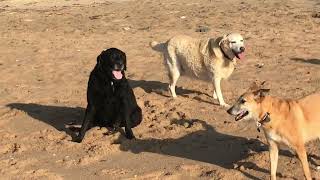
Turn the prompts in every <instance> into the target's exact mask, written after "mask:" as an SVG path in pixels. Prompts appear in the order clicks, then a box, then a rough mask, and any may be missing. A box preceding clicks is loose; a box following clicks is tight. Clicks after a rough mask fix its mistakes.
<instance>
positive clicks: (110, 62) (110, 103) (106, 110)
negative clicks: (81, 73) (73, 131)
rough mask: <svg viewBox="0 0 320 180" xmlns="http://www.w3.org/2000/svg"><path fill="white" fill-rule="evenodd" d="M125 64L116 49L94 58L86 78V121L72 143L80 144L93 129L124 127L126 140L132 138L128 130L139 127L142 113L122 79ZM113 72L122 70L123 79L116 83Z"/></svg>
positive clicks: (120, 53) (117, 128)
mask: <svg viewBox="0 0 320 180" xmlns="http://www.w3.org/2000/svg"><path fill="white" fill-rule="evenodd" d="M126 64H127V63H126V54H125V53H124V52H122V51H121V50H119V49H116V48H110V49H107V50H105V51H102V52H101V54H100V55H99V56H98V57H97V64H96V66H95V67H94V69H93V70H92V72H91V74H90V77H89V82H88V89H87V102H88V105H87V109H86V112H85V117H84V120H83V123H82V126H81V130H80V132H79V134H78V136H77V137H76V138H75V140H74V141H75V142H81V141H82V139H83V138H84V135H85V133H86V131H87V130H88V129H90V128H91V127H93V126H100V127H111V128H113V129H114V130H119V129H120V127H125V134H126V137H127V138H128V139H132V138H134V135H133V132H132V130H131V128H134V127H136V126H137V125H139V124H140V123H141V121H142V111H141V108H140V107H139V106H138V104H137V102H136V99H135V96H134V93H133V90H132V88H131V87H130V85H129V83H128V81H127V79H126V77H125V70H126V68H127V65H126ZM113 70H119V71H120V70H121V73H122V75H123V76H122V79H120V80H118V79H116V78H115V77H114V75H113V74H112V71H113Z"/></svg>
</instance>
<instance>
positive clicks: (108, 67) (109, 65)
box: [97, 48, 127, 80]
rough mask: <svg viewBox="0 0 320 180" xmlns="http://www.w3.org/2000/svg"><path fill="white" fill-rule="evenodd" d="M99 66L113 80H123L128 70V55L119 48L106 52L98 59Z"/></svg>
mask: <svg viewBox="0 0 320 180" xmlns="http://www.w3.org/2000/svg"><path fill="white" fill-rule="evenodd" d="M97 66H98V68H100V69H101V70H102V71H103V73H106V74H107V76H108V77H111V78H112V79H113V80H121V79H122V78H123V77H124V71H125V70H127V58H126V54H125V53H124V52H122V51H121V50H119V49H117V48H110V49H107V50H104V51H102V52H101V54H100V55H99V56H98V57H97Z"/></svg>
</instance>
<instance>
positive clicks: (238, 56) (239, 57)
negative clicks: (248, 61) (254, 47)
mask: <svg viewBox="0 0 320 180" xmlns="http://www.w3.org/2000/svg"><path fill="white" fill-rule="evenodd" d="M234 55H235V56H236V57H237V58H238V59H240V60H242V59H244V52H240V53H236V52H234Z"/></svg>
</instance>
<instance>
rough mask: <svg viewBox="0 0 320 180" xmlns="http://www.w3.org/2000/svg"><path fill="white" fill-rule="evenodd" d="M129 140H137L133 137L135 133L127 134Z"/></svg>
mask: <svg viewBox="0 0 320 180" xmlns="http://www.w3.org/2000/svg"><path fill="white" fill-rule="evenodd" d="M126 138H127V139H135V138H136V137H135V136H134V135H133V133H126Z"/></svg>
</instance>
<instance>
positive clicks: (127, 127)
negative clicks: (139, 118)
mask: <svg viewBox="0 0 320 180" xmlns="http://www.w3.org/2000/svg"><path fill="white" fill-rule="evenodd" d="M124 121H125V132H126V137H127V138H128V139H133V138H135V137H134V135H133V132H132V129H131V127H132V125H131V121H130V110H129V105H128V102H126V101H125V102H124Z"/></svg>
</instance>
